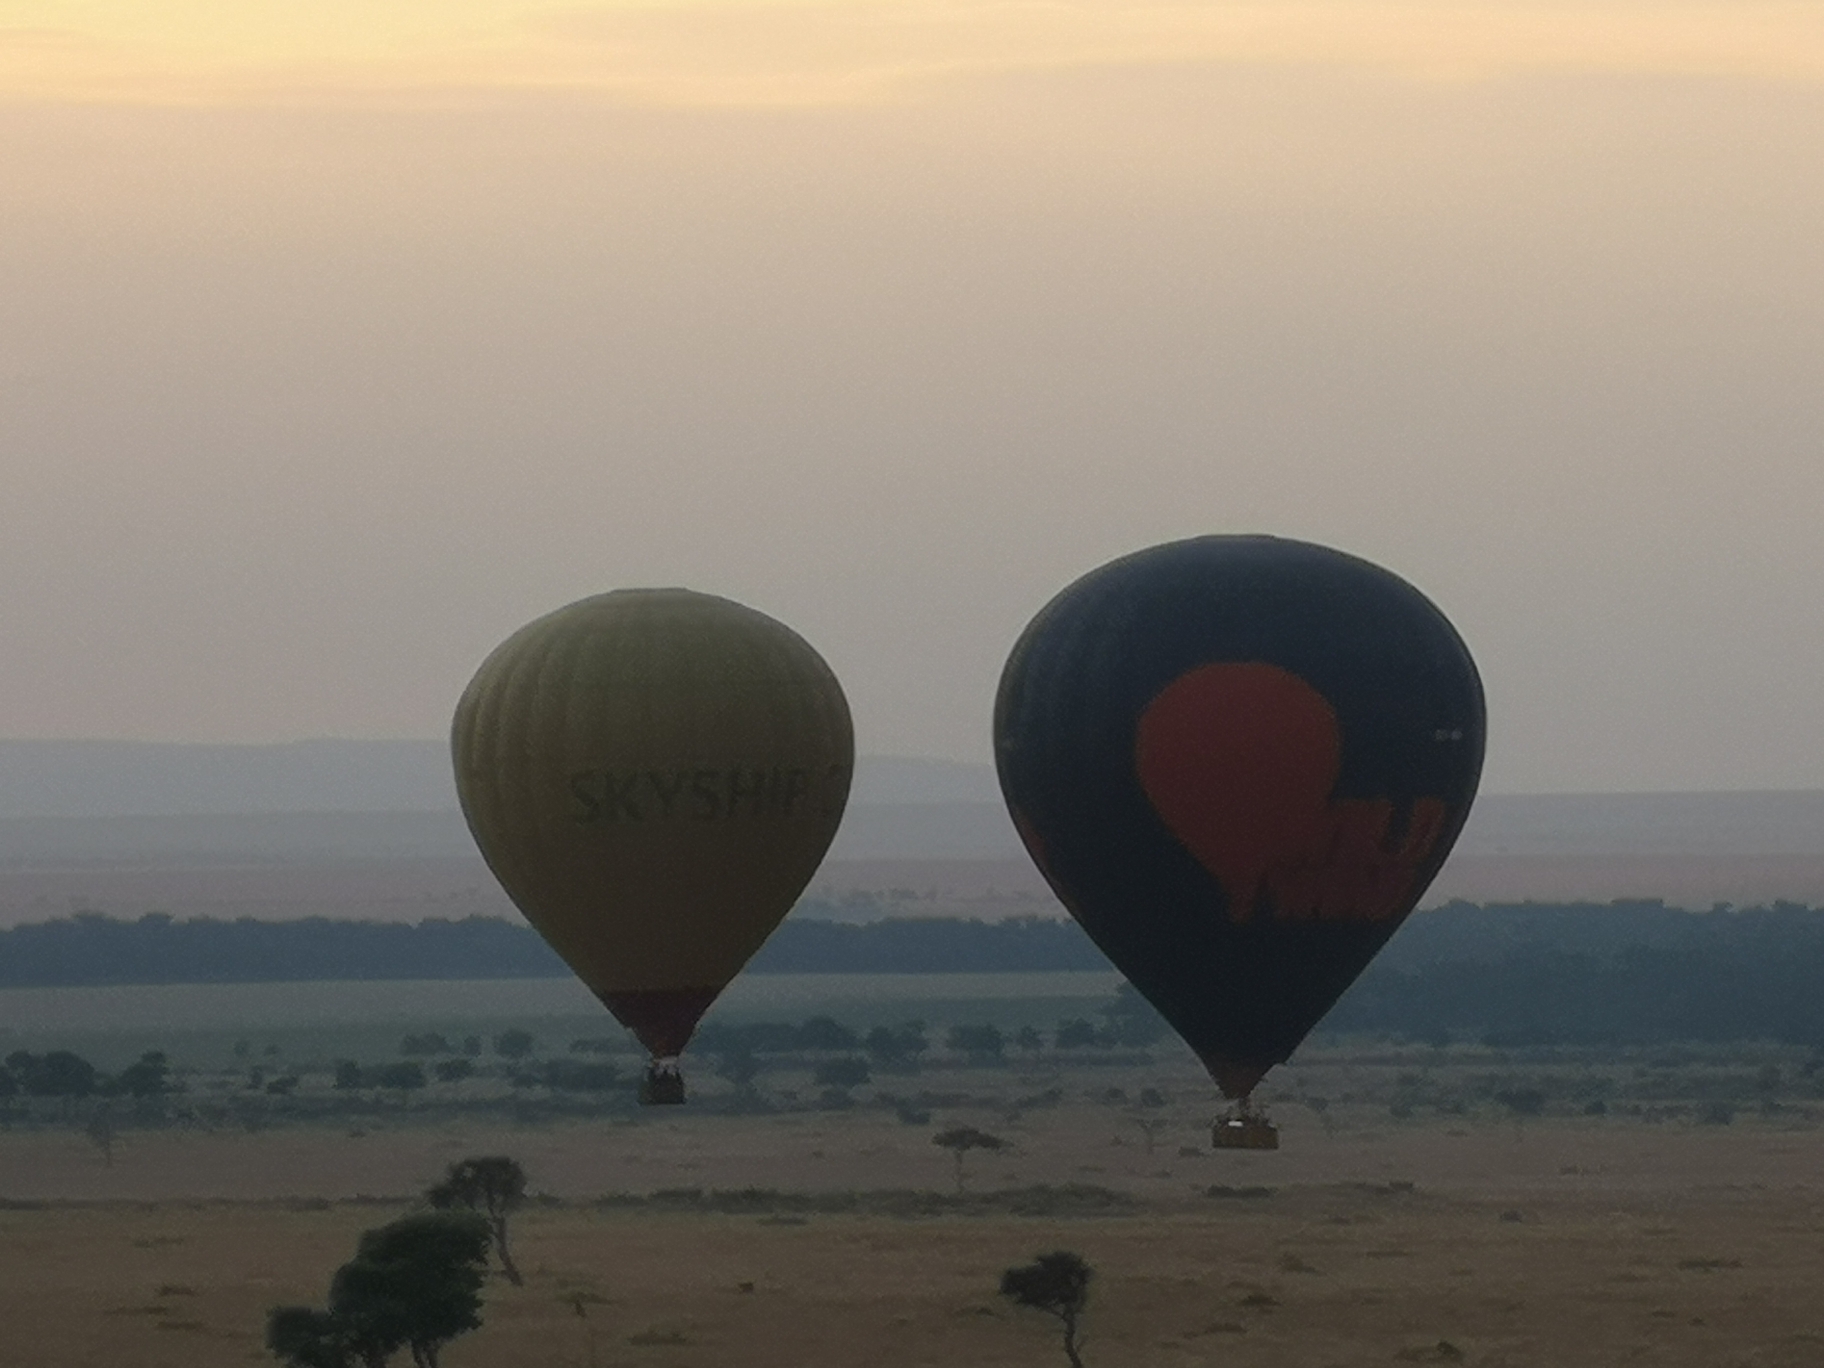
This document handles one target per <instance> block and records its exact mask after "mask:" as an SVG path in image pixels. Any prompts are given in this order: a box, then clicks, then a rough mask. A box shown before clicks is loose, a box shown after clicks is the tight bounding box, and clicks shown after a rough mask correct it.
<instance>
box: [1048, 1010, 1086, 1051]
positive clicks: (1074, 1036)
mask: <svg viewBox="0 0 1824 1368" xmlns="http://www.w3.org/2000/svg"><path fill="white" fill-rule="evenodd" d="M1052 1042H1053V1043H1054V1044H1055V1045H1056V1046H1057V1047H1058V1048H1059V1049H1060V1050H1081V1049H1084V1048H1086V1047H1088V1046H1090V1045H1094V1044H1095V1043H1096V1028H1095V1027H1094V1026H1092V1025H1091V1024H1090V1023H1089V1022H1087V1021H1085V1020H1083V1018H1082V1017H1071V1018H1070V1019H1068V1020H1066V1021H1060V1022H1059V1023H1058V1029H1057V1031H1056V1032H1054V1033H1053V1035H1052Z"/></svg>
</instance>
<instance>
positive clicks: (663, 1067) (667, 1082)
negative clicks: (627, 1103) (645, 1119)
mask: <svg viewBox="0 0 1824 1368" xmlns="http://www.w3.org/2000/svg"><path fill="white" fill-rule="evenodd" d="M683 1101H684V1075H683V1074H682V1073H681V1072H679V1070H678V1065H677V1061H675V1060H658V1059H655V1060H653V1061H652V1063H650V1064H648V1065H647V1066H646V1076H645V1077H644V1078H642V1079H641V1080H640V1105H641V1106H642V1107H675V1106H678V1105H680V1104H681V1103H682V1102H683Z"/></svg>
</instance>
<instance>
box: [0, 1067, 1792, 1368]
mask: <svg viewBox="0 0 1824 1368" xmlns="http://www.w3.org/2000/svg"><path fill="white" fill-rule="evenodd" d="M257 1054H258V1052H257V1050H256V1052H255V1055H256V1057H257ZM1095 1054H1096V1052H1095V1051H1085V1052H1082V1053H1081V1054H1080V1055H1078V1056H1076V1057H1066V1052H1063V1051H1052V1052H1049V1053H1043V1052H1035V1053H1033V1054H1030V1055H1028V1056H1026V1057H1024V1058H1020V1059H1017V1060H1016V1059H1014V1058H1013V1057H1012V1056H1011V1055H1005V1054H1004V1055H1003V1056H1001V1057H999V1058H992V1059H988V1060H983V1059H980V1058H978V1059H973V1060H972V1059H969V1058H966V1057H962V1056H956V1057H949V1056H941V1055H940V1056H936V1057H933V1058H932V1059H930V1060H929V1061H928V1062H926V1063H925V1064H924V1065H923V1066H922V1067H920V1068H919V1069H918V1070H917V1072H916V1073H911V1074H900V1075H894V1074H890V1073H882V1072H879V1071H876V1073H875V1075H874V1076H873V1077H872V1078H871V1079H870V1080H868V1081H867V1082H866V1083H850V1084H848V1085H847V1086H846V1087H843V1086H838V1087H834V1088H832V1087H824V1088H823V1089H822V1090H821V1091H819V1090H818V1088H817V1079H818V1077H819V1076H821V1077H823V1078H825V1079H826V1080H827V1079H830V1078H835V1079H836V1080H837V1081H838V1082H841V1070H834V1071H832V1070H831V1069H829V1068H828V1067H827V1065H828V1063H829V1061H828V1060H827V1059H825V1060H823V1061H822V1062H821V1063H819V1062H817V1061H816V1060H815V1059H814V1058H813V1057H811V1056H802V1057H795V1056H790V1055H780V1056H778V1057H777V1058H776V1059H775V1060H772V1061H771V1067H770V1069H769V1071H768V1072H766V1073H763V1074H761V1075H759V1076H758V1077H755V1076H754V1073H755V1071H754V1069H753V1067H752V1065H751V1064H750V1065H749V1066H748V1067H746V1068H745V1069H742V1068H736V1069H732V1070H728V1069H725V1070H724V1072H725V1073H728V1072H732V1073H734V1074H735V1075H736V1077H737V1080H738V1081H736V1082H733V1083H731V1082H730V1081H728V1080H727V1079H726V1078H717V1077H715V1075H714V1074H713V1073H712V1072H711V1068H710V1061H709V1060H708V1059H705V1060H704V1061H703V1062H702V1066H701V1070H700V1072H701V1080H700V1084H699V1091H698V1095H697V1097H696V1099H695V1100H694V1101H693V1103H692V1104H691V1105H689V1106H686V1107H684V1108H682V1109H676V1110H672V1109H665V1110H657V1109H646V1110H641V1109H638V1108H635V1107H633V1106H632V1105H631V1101H630V1099H629V1098H628V1097H627V1096H626V1095H625V1093H624V1091H623V1092H616V1093H614V1094H613V1095H612V1096H607V1097H602V1098H597V1099H594V1100H587V1099H585V1100H578V1099H577V1098H576V1097H575V1096H571V1095H559V1094H558V1093H557V1092H552V1091H549V1090H546V1091H545V1092H541V1091H540V1090H539V1089H538V1088H535V1087H530V1086H526V1083H525V1077H524V1070H525V1069H526V1068H527V1067H528V1065H527V1062H526V1061H524V1060H521V1061H520V1062H519V1063H517V1064H515V1065H514V1066H512V1067H514V1068H516V1069H519V1070H521V1077H520V1080H519V1083H520V1085H519V1086H517V1087H511V1086H509V1084H508V1083H507V1082H506V1081H505V1079H504V1076H503V1078H502V1079H500V1080H498V1082H499V1087H498V1088H495V1087H494V1084H493V1083H491V1082H490V1081H489V1079H490V1074H491V1070H493V1069H494V1067H495V1066H494V1065H493V1064H491V1063H490V1062H489V1061H488V1060H487V1059H486V1058H484V1059H483V1060H482V1061H481V1066H480V1067H479V1068H478V1070H477V1072H476V1074H474V1075H471V1076H469V1077H466V1078H465V1079H463V1080H462V1081H461V1083H460V1085H459V1086H458V1085H452V1086H451V1087H448V1088H445V1089H444V1090H443V1093H442V1094H441V1095H440V1093H439V1089H438V1087H437V1086H435V1085H431V1086H425V1087H420V1088H416V1089H387V1088H373V1087H369V1088H357V1087H344V1088H342V1089H340V1090H338V1089H335V1088H333V1087H332V1086H330V1085H329V1084H328V1083H327V1081H325V1082H324V1085H323V1087H321V1088H320V1089H316V1091H315V1092H314V1093H313V1089H315V1088H316V1085H315V1084H314V1083H313V1081H312V1078H311V1075H310V1074H309V1072H308V1071H307V1070H306V1071H302V1073H301V1082H300V1083H299V1084H298V1085H297V1086H296V1087H295V1088H293V1089H291V1090H289V1092H288V1093H287V1094H285V1095H281V1096H279V1097H276V1098H275V1097H273V1096H272V1095H270V1094H268V1093H266V1092H265V1091H264V1090H263V1089H260V1090H253V1091H250V1090H249V1089H248V1088H247V1086H246V1083H245V1078H246V1076H247V1074H248V1073H249V1068H248V1066H247V1065H246V1064H245V1062H244V1061H238V1060H236V1061H232V1062H229V1063H225V1064H223V1065H222V1066H220V1067H219V1068H215V1067H213V1066H212V1069H211V1070H203V1069H198V1070H197V1071H195V1072H193V1073H192V1074H191V1075H190V1076H189V1077H188V1078H187V1080H186V1084H187V1088H188V1090H189V1092H188V1095H189V1096H192V1097H197V1096H204V1095H206V1096H212V1097H215V1098H217V1099H218V1101H220V1103H221V1105H214V1104H212V1105H211V1106H207V1107H205V1106H202V1105H200V1104H197V1105H189V1106H187V1108H184V1107H180V1108H175V1109H166V1110H165V1111H164V1112H163V1113H161V1116H162V1119H160V1120H158V1121H156V1122H155V1123H154V1122H150V1121H148V1122H145V1123H144V1124H142V1123H140V1122H139V1121H136V1120H135V1118H134V1115H133V1113H132V1112H131V1111H130V1110H122V1111H121V1112H120V1113H119V1118H118V1123H117V1124H116V1123H115V1122H109V1123H107V1124H105V1125H101V1126H98V1125H97V1123H96V1121H95V1118H94V1113H93V1111H92V1110H91V1111H89V1112H87V1113H86V1115H87V1117H88V1119H87V1121H86V1122H84V1121H82V1117H83V1116H84V1115H85V1113H84V1112H83V1110H82V1108H80V1107H61V1106H60V1105H58V1104H45V1105H40V1106H38V1107H37V1108H36V1109H32V1108H24V1109H19V1108H15V1110H13V1111H12V1112H11V1113H9V1115H10V1117H11V1121H10V1124H9V1127H8V1129H7V1130H6V1131H5V1132H3V1133H0V1195H4V1197H5V1198H6V1201H5V1204H4V1208H3V1209H0V1341H3V1343H4V1347H5V1358H6V1361H7V1362H9V1363H16V1364H26V1365H34V1368H36V1366H37V1365H43V1368H64V1365H71V1366H72V1368H73V1366H74V1365H95V1364H131V1365H146V1366H147V1368H166V1366H167V1365H169V1368H179V1365H182V1368H213V1365H230V1364H250V1363H257V1362H268V1363H270V1362H272V1361H273V1360H272V1359H271V1358H270V1356H269V1355H268V1354H267V1352H266V1350H265V1348H264V1345H263V1342H262V1341H263V1331H264V1319H265V1314H266V1311H267V1309H268V1308H270V1307H272V1306H274V1305H279V1304H287V1303H305V1304H315V1303H320V1302H321V1300H322V1298H323V1295H324V1290H325V1285H326V1283H327V1280H328V1277H329V1275H330V1273H331V1272H332V1271H333V1270H334V1269H335V1267H336V1266H337V1265H338V1264H340V1263H341V1262H343V1261H344V1260H346V1259H347V1258H348V1257H349V1255H350V1253H351V1251H352V1250H353V1247H354V1244H355V1241H356V1239H357V1238H358V1236H359V1235H360V1233H361V1232H362V1231H364V1230H367V1229H371V1228H373V1227H375V1226H379V1225H381V1224H383V1223H385V1222H386V1221H388V1220H391V1219H393V1218H394V1217H395V1216H397V1215H399V1214H402V1213H403V1212H405V1211H407V1210H409V1209H411V1208H412V1206H413V1204H414V1201H415V1200H416V1197H415V1194H417V1193H420V1192H422V1191H423V1189H424V1188H425V1187H426V1186H428V1185H429V1184H430V1183H432V1182H434V1181H435V1180H436V1179H437V1178H438V1177H439V1176H440V1175H441V1174H442V1173H443V1172H444V1170H445V1169H446V1168H447V1166H448V1165H449V1164H451V1163H452V1162H454V1161H455V1160H457V1159H459V1158H461V1157H463V1156H466V1155H475V1154H507V1155H511V1156H513V1157H514V1158H516V1159H517V1160H518V1161H519V1162H520V1163H521V1164H522V1165H523V1166H524V1168H525V1171H526V1173H527V1174H528V1176H529V1178H530V1180H531V1187H532V1191H533V1195H532V1196H531V1198H530V1200H528V1202H527V1204H526V1205H525V1206H524V1207H523V1208H522V1209H521V1210H519V1211H518V1212H517V1213H515V1215H514V1217H513V1242H514V1247H515V1253H516V1256H517V1261H518V1264H519V1266H520V1268H521V1269H522V1270H523V1272H524V1275H525V1281H524V1285H523V1286H512V1285H510V1284H509V1283H508V1282H507V1281H506V1280H505V1279H504V1278H502V1277H500V1276H499V1275H494V1276H492V1277H490V1279H489V1283H488V1286H487V1290H486V1294H485V1303H486V1304H485V1309H484V1312H483V1321H484V1324H483V1326H482V1328H481V1329H479V1330H478V1331H476V1332H474V1333H472V1334H469V1335H465V1336H463V1337H461V1338H459V1339H457V1340H455V1341H453V1342H452V1343H451V1344H449V1346H448V1347H447V1348H446V1349H445V1350H444V1352H443V1356H442V1362H443V1363H444V1364H445V1365H449V1368H469V1366H474V1368H480V1366H481V1365H491V1366H492V1365H498V1366H499V1368H518V1366H519V1365H541V1366H555V1365H577V1366H578V1368H607V1366H608V1365H676V1366H677V1368H686V1366H687V1365H713V1364H728V1363H737V1362H738V1363H742V1364H748V1365H756V1368H770V1366H771V1365H779V1366H780V1368H784V1365H794V1366H796V1365H804V1364H859V1363H870V1364H877V1365H899V1364H905V1365H913V1364H921V1365H922V1364H931V1365H938V1364H971V1363H976V1364H1035V1365H1036V1364H1047V1363H1060V1364H1061V1363H1063V1362H1064V1358H1063V1354H1062V1351H1061V1345H1060V1339H1059V1335H1058V1330H1057V1325H1056V1323H1055V1322H1053V1321H1050V1320H1048V1319H1047V1318H1045V1317H1044V1316H1042V1315H1041V1314H1039V1313H1037V1312H1035V1311H1032V1310H1028V1309H1023V1308H1020V1307H1017V1306H1015V1305H1013V1304H1011V1303H1009V1302H1008V1301H1006V1300H1005V1299H1003V1298H1002V1297H1000V1296H999V1295H998V1294H997V1288H998V1285H999V1279H1000V1275H1001V1272H1002V1271H1003V1270H1004V1269H1006V1268H1008V1267H1010V1266H1013V1265H1016V1264H1022V1263H1025V1262H1027V1261H1028V1260H1030V1259H1031V1258H1032V1257H1033V1256H1034V1255H1036V1254H1040V1253H1045V1252H1048V1251H1052V1250H1059V1249H1067V1250H1072V1251H1075V1252H1076V1253H1078V1254H1080V1255H1081V1256H1082V1257H1083V1258H1084V1259H1085V1260H1087V1261H1088V1263H1089V1264H1090V1265H1091V1266H1092V1267H1093V1269H1094V1270H1095V1278H1094V1282H1093V1284H1092V1288H1091V1294H1090V1300H1089V1307H1088V1312H1087V1316H1086V1319H1085V1322H1084V1325H1085V1334H1084V1342H1083V1357H1084V1360H1085V1362H1086V1363H1087V1364H1089V1365H1091V1368H1099V1366H1100V1365H1116V1364H1120V1365H1130V1364H1152V1365H1162V1366H1163V1365H1179V1364H1183V1365H1193V1364H1217V1363H1221V1364H1241V1365H1248V1364H1259V1365H1281V1364H1284V1365H1313V1366H1314V1368H1322V1366H1323V1365H1332V1364H1335V1365H1348V1364H1377V1363H1379V1364H1398V1363H1474V1364H1484V1363H1485V1364H1514V1365H1520V1364H1616V1363H1627V1362H1635V1361H1640V1362H1644V1363H1654V1364H1674V1365H1684V1364H1690V1365H1700V1364H1701V1365H1706V1368H1710V1366H1713V1365H1735V1364H1740V1365H1749V1364H1754V1365H1760V1364H1767V1365H1782V1364H1800V1363H1804V1364H1812V1363H1815V1362H1816V1361H1817V1360H1818V1358H1819V1355H1820V1353H1821V1352H1824V1308H1820V1306H1819V1304H1818V1301H1817V1297H1816V1292H1815V1289H1816V1286H1817V1283H1818V1278H1819V1274H1820V1272H1821V1271H1824V1193H1821V1192H1820V1189H1819V1187H1818V1182H1817V1173H1818V1167H1819V1165H1818V1161H1819V1156H1820V1149H1821V1145H1824V1130H1821V1129H1820V1125H1821V1124H1824V1095H1821V1090H1820V1088H1819V1086H1818V1084H1819V1076H1818V1072H1819V1071H1818V1068H1817V1065H1816V1064H1815V1062H1814V1061H1813V1059H1812V1057H1811V1054H1810V1052H1809V1051H1806V1050H1803V1049H1798V1048H1793V1047H1775V1046H1768V1047H1764V1048H1763V1047H1757V1046H1748V1045H1743V1046H1735V1047H1720V1046H1719V1047H1710V1048H1697V1047H1690V1048H1686V1047H1667V1048H1658V1049H1653V1050H1638V1051H1630V1050H1623V1049H1610V1050H1595V1049H1584V1050H1577V1049H1568V1048H1557V1049H1550V1048H1536V1049H1530V1050H1497V1049H1492V1048H1489V1047H1486V1046H1473V1045H1466V1044H1464V1045H1447V1046H1436V1045H1432V1046H1428V1045H1421V1044H1413V1043H1405V1044H1394V1043H1387V1042H1373V1041H1361V1040H1330V1041H1327V1042H1324V1043H1322V1044H1320V1045H1318V1046H1316V1047H1314V1048H1309V1049H1307V1050H1306V1051H1304V1052H1302V1053H1301V1056H1300V1058H1299V1060H1298V1061H1297V1062H1296V1063H1295V1064H1294V1065H1293V1066H1290V1067H1288V1068H1286V1069H1284V1070H1282V1071H1280V1072H1279V1073H1278V1074H1276V1075H1275V1078H1274V1081H1273V1084H1272V1096H1271V1098H1270V1099H1269V1102H1270V1105H1271V1107H1272V1111H1273V1115H1274V1117H1275V1119H1276V1120H1277V1121H1278V1123H1279V1124H1280V1126H1281V1128H1282V1134H1283V1146H1282V1148H1281V1149H1280V1150H1279V1151H1278V1152H1276V1153H1244V1152H1235V1151H1222V1152H1214V1151H1212V1150H1211V1149H1210V1147H1209V1140H1208V1130H1207V1125H1208V1121H1209V1119H1210V1117H1211V1115H1212V1114H1213V1112H1214V1110H1215V1104H1214V1102H1213V1099H1212V1097H1211V1094H1210V1090H1209V1088H1208V1085H1207V1084H1206V1083H1203V1082H1202V1081H1201V1080H1200V1079H1199V1077H1198V1074H1197V1072H1196V1070H1195V1067H1194V1065H1192V1064H1191V1063H1190V1061H1188V1060H1187V1059H1185V1058H1182V1057H1181V1056H1179V1055H1178V1054H1177V1053H1175V1052H1173V1051H1171V1050H1165V1051H1144V1050H1117V1049H1108V1050H1104V1051H1101V1052H1100V1055H1099V1057H1095V1058H1091V1057H1090V1056H1092V1055H1095ZM729 1057H730V1058H734V1059H740V1058H742V1057H743V1056H742V1055H741V1054H740V1052H739V1051H733V1050H731V1052H730V1055H729ZM534 1062H535V1061H534ZM501 1068H502V1069H503V1070H504V1069H505V1068H506V1066H504V1065H503V1066H501ZM794 1070H796V1071H797V1072H794ZM798 1073H802V1074H803V1075H804V1076H803V1077H802V1078H800V1077H799V1076H798ZM344 1081H345V1082H346V1081H347V1080H346V1079H345V1080H344ZM227 1082H233V1083H234V1085H235V1091H234V1092H233V1093H230V1092H229V1091H228V1090H227V1087H226V1086H225V1084H226V1083H227ZM491 1088H492V1089H493V1090H492V1091H490V1089H491ZM245 1098H257V1099H258V1102H257V1105H254V1106H252V1107H249V1106H248V1105H246V1104H245V1101H244V1099H245ZM227 1104H236V1105H227ZM237 1107H238V1109H237ZM958 1126H970V1127H975V1128H977V1129H979V1130H980V1131H982V1132H984V1133H986V1134H991V1135H993V1136H995V1137H998V1138H999V1139H1001V1140H1002V1141H1004V1142H1005V1148H1001V1149H993V1148H982V1149H978V1150H969V1151H963V1152H962V1153H961V1155H960V1162H959V1159H958V1156H957V1154H955V1153H953V1152H951V1151H949V1150H946V1149H944V1148H941V1147H939V1146H937V1145H934V1144H933V1143H932V1142H933V1139H934V1138H935V1137H936V1136H937V1135H938V1134H941V1133H942V1132H943V1131H944V1130H945V1129H946V1128H955V1127H958Z"/></svg>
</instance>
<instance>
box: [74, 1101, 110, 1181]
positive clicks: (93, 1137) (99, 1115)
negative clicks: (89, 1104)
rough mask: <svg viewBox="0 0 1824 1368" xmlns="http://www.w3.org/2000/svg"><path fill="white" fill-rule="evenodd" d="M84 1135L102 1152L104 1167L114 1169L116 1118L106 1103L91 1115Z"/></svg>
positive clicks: (83, 1129)
mask: <svg viewBox="0 0 1824 1368" xmlns="http://www.w3.org/2000/svg"><path fill="white" fill-rule="evenodd" d="M82 1133H83V1134H84V1135H86V1136H88V1137H89V1143H90V1144H91V1145H93V1146H95V1148H96V1149H98V1150H100V1151H101V1164H102V1167H103V1168H113V1167H114V1140H115V1137H116V1135H117V1132H116V1131H115V1129H114V1116H113V1114H112V1113H111V1112H109V1110H108V1108H107V1104H106V1103H103V1104H102V1105H101V1106H99V1107H97V1108H95V1110H94V1111H92V1112H91V1113H89V1121H88V1124H87V1125H85V1126H84V1127H83V1128H82Z"/></svg>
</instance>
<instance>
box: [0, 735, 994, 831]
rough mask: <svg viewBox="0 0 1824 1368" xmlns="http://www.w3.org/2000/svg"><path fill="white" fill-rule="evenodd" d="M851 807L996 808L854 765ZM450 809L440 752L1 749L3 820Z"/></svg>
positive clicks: (954, 771)
mask: <svg viewBox="0 0 1824 1368" xmlns="http://www.w3.org/2000/svg"><path fill="white" fill-rule="evenodd" d="M851 801H852V802H854V803H868V804H872V803H954V802H962V803H971V802H973V803H996V804H998V803H999V802H1000V790H999V788H998V787H997V786H996V783H995V778H994V769H993V767H992V766H989V765H980V764H969V763H967V762H965V761H961V760H941V759H931V758H924V757H914V756H863V757H861V759H860V760H859V761H858V762H857V763H856V774H855V788H854V792H853V794H852V795H851ZM455 806H456V789H455V785H454V783H453V782H452V780H451V776H450V751H449V745H448V744H447V743H446V742H444V741H441V740H426V741H415V740H406V741H349V740H313V741H291V742H285V743H280V744H273V745H203V744H187V743H179V742H156V741H0V819H5V818H13V817H198V816H221V815H226V814H236V815H245V814H250V813H280V812H435V811H440V810H447V809H451V808H454V807H455Z"/></svg>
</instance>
